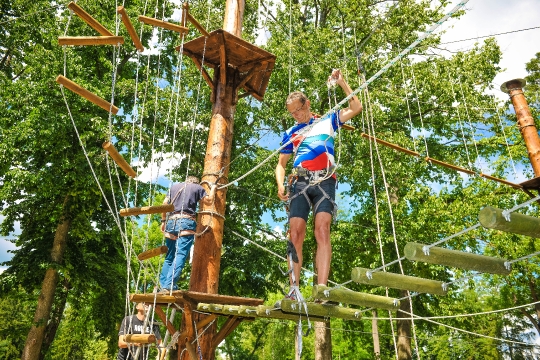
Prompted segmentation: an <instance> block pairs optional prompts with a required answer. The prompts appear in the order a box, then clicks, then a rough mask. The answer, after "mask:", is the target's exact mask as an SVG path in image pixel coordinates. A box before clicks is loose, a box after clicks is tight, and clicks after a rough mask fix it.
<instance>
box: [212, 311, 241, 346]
mask: <svg viewBox="0 0 540 360" xmlns="http://www.w3.org/2000/svg"><path fill="white" fill-rule="evenodd" d="M241 322H242V319H240V318H238V317H236V316H229V318H228V319H227V321H225V324H223V326H222V327H221V329H219V331H218V333H217V334H216V335H215V336H214V339H213V340H212V348H213V349H215V348H217V346H218V345H219V344H220V343H221V342H222V341H223V339H225V338H226V337H227V336H228V335H229V334H230V333H232V332H233V331H234V329H236V328H237V327H238V325H240V323H241Z"/></svg>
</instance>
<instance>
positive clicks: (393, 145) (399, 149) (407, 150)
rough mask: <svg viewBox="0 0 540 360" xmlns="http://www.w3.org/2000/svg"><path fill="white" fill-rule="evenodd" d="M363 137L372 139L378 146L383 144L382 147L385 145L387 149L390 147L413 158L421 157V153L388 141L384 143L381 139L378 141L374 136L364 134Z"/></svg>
mask: <svg viewBox="0 0 540 360" xmlns="http://www.w3.org/2000/svg"><path fill="white" fill-rule="evenodd" d="M361 136H362V137H363V138H366V139H370V140H372V141H376V142H377V143H378V144H381V145H384V146H386V147H389V148H391V149H394V150H397V151H401V152H402V153H405V154H409V155H412V156H420V154H419V153H417V152H416V151H412V150H409V149H405V148H403V147H401V146H398V145H396V144H392V143H390V142H388V141H384V140H381V139H378V138H376V137H374V136H371V135H368V134H366V133H362V134H361Z"/></svg>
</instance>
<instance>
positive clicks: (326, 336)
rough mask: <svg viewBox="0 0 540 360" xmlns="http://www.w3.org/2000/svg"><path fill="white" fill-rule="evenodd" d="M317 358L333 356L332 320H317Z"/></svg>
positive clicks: (315, 325) (314, 324) (323, 359)
mask: <svg viewBox="0 0 540 360" xmlns="http://www.w3.org/2000/svg"><path fill="white" fill-rule="evenodd" d="M313 326H314V327H315V360H327V359H331V358H332V332H331V331H330V320H328V322H315V323H313Z"/></svg>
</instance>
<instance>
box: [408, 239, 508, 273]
mask: <svg viewBox="0 0 540 360" xmlns="http://www.w3.org/2000/svg"><path fill="white" fill-rule="evenodd" d="M424 247H426V245H424V244H418V243H412V242H410V243H407V245H405V257H406V258H407V259H409V260H412V261H422V262H426V263H429V264H437V265H444V266H450V267H455V268H458V269H464V270H473V271H480V272H483V273H489V274H499V275H508V274H510V271H511V269H510V265H509V264H508V267H507V266H506V265H507V264H506V260H505V259H500V258H495V257H491V256H484V255H478V254H471V253H466V252H463V251H457V250H449V249H444V248H440V247H435V246H434V247H430V248H429V253H428V254H427V255H426V254H425V253H424Z"/></svg>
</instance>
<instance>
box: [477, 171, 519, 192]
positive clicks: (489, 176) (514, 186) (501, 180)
mask: <svg viewBox="0 0 540 360" xmlns="http://www.w3.org/2000/svg"><path fill="white" fill-rule="evenodd" d="M480 176H481V177H483V178H486V179H489V180H493V181H496V182H499V183H501V184H505V185H508V186H511V187H513V188H514V189H523V186H522V185H520V184H516V183H513V182H510V181H507V180H503V179H499V178H496V177H495V176H491V175H488V174H480Z"/></svg>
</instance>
